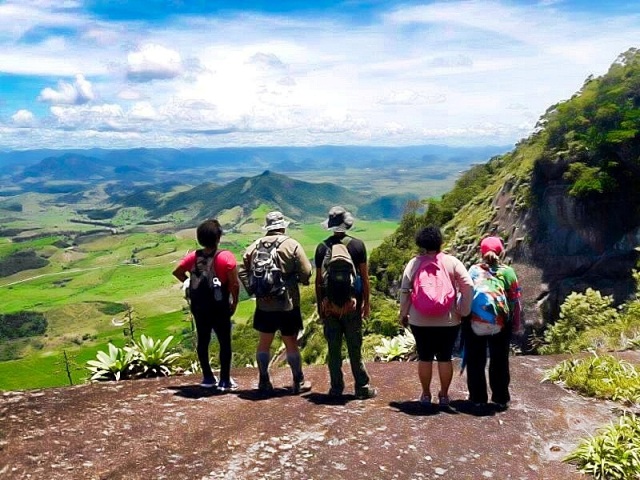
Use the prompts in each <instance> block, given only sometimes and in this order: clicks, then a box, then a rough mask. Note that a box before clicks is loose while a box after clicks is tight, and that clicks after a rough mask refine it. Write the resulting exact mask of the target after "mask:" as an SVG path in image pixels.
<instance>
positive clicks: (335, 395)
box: [327, 388, 342, 399]
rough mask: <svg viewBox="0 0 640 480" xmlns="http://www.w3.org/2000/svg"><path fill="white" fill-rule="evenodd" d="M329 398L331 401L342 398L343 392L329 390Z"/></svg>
mask: <svg viewBox="0 0 640 480" xmlns="http://www.w3.org/2000/svg"><path fill="white" fill-rule="evenodd" d="M327 396H328V397H329V398H331V399H337V398H342V390H334V389H333V388H332V389H330V390H329V393H327Z"/></svg>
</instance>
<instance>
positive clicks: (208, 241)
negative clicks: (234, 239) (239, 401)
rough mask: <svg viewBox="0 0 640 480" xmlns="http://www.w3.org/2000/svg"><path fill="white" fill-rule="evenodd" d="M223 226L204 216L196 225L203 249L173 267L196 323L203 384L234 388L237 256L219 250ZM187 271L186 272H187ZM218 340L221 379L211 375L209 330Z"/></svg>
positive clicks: (238, 286)
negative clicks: (233, 325) (232, 337)
mask: <svg viewBox="0 0 640 480" xmlns="http://www.w3.org/2000/svg"><path fill="white" fill-rule="evenodd" d="M221 236H222V227H221V226H220V223H219V222H218V220H215V219H211V220H205V221H204V222H202V223H201V224H200V225H198V228H197V229H196V238H197V239H198V243H199V244H200V245H201V246H202V247H203V248H202V249H199V250H196V251H194V252H190V253H188V254H187V255H186V256H185V257H184V258H183V259H182V260H181V261H180V263H179V264H178V266H177V267H176V268H175V270H174V271H173V275H174V276H175V277H176V278H177V279H178V280H180V281H181V282H185V281H186V280H187V278H188V279H189V284H188V287H187V288H186V291H185V293H186V294H187V298H188V301H189V308H190V309H191V313H192V314H193V319H194V321H195V323H196V331H197V335H198V343H197V346H196V351H197V353H198V361H199V362H200V368H201V369H202V375H203V378H202V383H201V384H200V385H201V386H202V387H204V388H214V387H216V386H217V387H218V389H219V390H221V391H227V390H233V389H235V388H237V386H236V384H235V382H234V381H233V379H232V378H231V376H230V370H231V316H232V315H233V314H234V313H235V311H236V307H237V306H238V293H239V291H240V283H239V282H238V271H237V269H236V258H235V256H234V255H233V253H232V252H230V251H229V250H219V249H218V245H219V244H220V237H221ZM187 273H188V274H189V275H188V276H187ZM212 329H213V331H214V332H215V334H216V337H217V338H218V342H219V343H220V381H219V382H218V381H217V380H216V378H215V376H214V375H213V371H212V370H211V365H210V363H209V343H210V342H211V330H212Z"/></svg>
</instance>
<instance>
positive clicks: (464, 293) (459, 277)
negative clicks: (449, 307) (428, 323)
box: [454, 261, 473, 317]
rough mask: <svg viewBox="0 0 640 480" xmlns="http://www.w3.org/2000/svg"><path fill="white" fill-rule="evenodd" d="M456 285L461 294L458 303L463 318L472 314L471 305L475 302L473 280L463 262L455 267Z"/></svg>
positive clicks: (457, 263)
mask: <svg viewBox="0 0 640 480" xmlns="http://www.w3.org/2000/svg"><path fill="white" fill-rule="evenodd" d="M454 272H455V278H456V285H457V286H458V292H460V301H459V302H458V313H459V314H460V316H461V317H466V316H467V315H469V314H470V313H471V303H472V302H473V280H471V276H470V275H469V272H468V271H467V269H466V268H465V267H464V265H463V264H462V262H460V261H457V262H456V266H455V270H454Z"/></svg>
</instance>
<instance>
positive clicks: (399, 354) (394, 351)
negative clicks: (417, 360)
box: [375, 329, 416, 362]
mask: <svg viewBox="0 0 640 480" xmlns="http://www.w3.org/2000/svg"><path fill="white" fill-rule="evenodd" d="M415 350H416V339H415V338H414V337H413V334H412V333H411V331H410V330H408V329H405V331H404V333H402V334H400V335H396V336H395V337H393V338H383V339H382V345H379V346H377V347H375V351H376V354H378V355H379V357H380V359H381V360H382V361H383V362H392V361H394V360H400V361H404V360H408V359H409V357H410V356H411V355H413V354H414V353H415Z"/></svg>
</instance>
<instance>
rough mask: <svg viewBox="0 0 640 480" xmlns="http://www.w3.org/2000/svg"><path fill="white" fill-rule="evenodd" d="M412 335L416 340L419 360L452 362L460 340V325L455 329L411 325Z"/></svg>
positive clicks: (454, 327)
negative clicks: (456, 344)
mask: <svg viewBox="0 0 640 480" xmlns="http://www.w3.org/2000/svg"><path fill="white" fill-rule="evenodd" d="M410 327H411V333H413V336H414V337H415V339H416V349H417V350H418V360H420V361H422V362H432V361H433V359H434V358H435V359H436V360H437V361H439V362H450V361H451V355H452V354H453V346H454V344H455V343H456V338H458V330H460V325H455V326H453V327H418V326H417V325H410Z"/></svg>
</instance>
